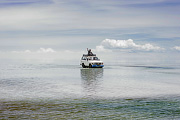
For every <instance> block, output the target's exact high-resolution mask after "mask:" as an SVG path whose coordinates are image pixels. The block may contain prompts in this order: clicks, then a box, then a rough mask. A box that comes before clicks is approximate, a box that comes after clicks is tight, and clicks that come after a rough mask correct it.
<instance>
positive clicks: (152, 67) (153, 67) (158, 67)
mask: <svg viewBox="0 0 180 120" xmlns="http://www.w3.org/2000/svg"><path fill="white" fill-rule="evenodd" d="M126 67H137V68H138V67H139V68H147V69H177V68H175V67H163V66H143V65H132V66H126Z"/></svg>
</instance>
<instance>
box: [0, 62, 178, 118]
mask: <svg viewBox="0 0 180 120" xmlns="http://www.w3.org/2000/svg"><path fill="white" fill-rule="evenodd" d="M104 65H105V67H104V68H82V67H81V66H80V65H79V63H77V64H72V65H71V64H61V63H60V62H49V63H46V62H32V61H28V62H27V61H26V62H25V61H18V62H17V61H16V62H14V61H6V60H4V61H3V62H2V61H1V63H0V119H2V120H9V119H12V120H18V119H31V120H36V119H38V120H42V119H43V120H44V119H48V120H50V119H52V120H55V119H58V120H59V119H65V120H66V119H68V120H73V119H77V120H94V119H95V120H111V119H112V120H144V119H145V120H179V119H180V64H179V63H173V62H171V63H169V64H147V63H124V62H122V63H121V62H114V63H104Z"/></svg>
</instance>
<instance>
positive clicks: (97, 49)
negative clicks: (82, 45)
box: [93, 45, 111, 52]
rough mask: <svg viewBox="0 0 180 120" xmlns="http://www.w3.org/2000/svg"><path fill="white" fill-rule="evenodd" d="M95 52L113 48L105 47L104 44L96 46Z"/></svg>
mask: <svg viewBox="0 0 180 120" xmlns="http://www.w3.org/2000/svg"><path fill="white" fill-rule="evenodd" d="M93 51H95V52H111V50H108V49H105V48H104V46H103V45H99V46H96V49H93Z"/></svg>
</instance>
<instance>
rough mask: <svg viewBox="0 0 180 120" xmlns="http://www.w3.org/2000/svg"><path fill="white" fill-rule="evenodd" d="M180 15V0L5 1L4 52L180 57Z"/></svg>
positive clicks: (0, 27) (0, 2) (0, 8)
mask: <svg viewBox="0 0 180 120" xmlns="http://www.w3.org/2000/svg"><path fill="white" fill-rule="evenodd" d="M179 11H180V1H179V0H151V1H145V0H111V1H109V0H100V1H97V0H76V1H74V0H0V16H1V17H0V43H1V44H0V51H1V52H7V51H9V52H10V51H26V50H29V51H38V50H40V48H45V49H48V48H51V49H53V50H54V51H77V52H79V51H82V50H85V49H86V48H87V47H88V48H92V49H93V50H94V51H100V52H107V51H111V52H112V51H114V52H115V51H118V52H121V51H123V52H127V53H128V52H147V51H148V52H154V53H155V52H169V51H171V52H178V51H180V34H179V33H180V22H179V21H180V12H179ZM106 39H109V40H110V42H108V43H106V44H104V42H103V41H104V40H106ZM129 39H132V40H133V42H131V43H129V42H128V40H129ZM114 40H116V41H115V44H119V45H114V43H113V44H112V42H113V41H114ZM123 40H124V41H123ZM122 44H123V45H124V46H122ZM132 44H133V45H132ZM148 44H149V47H151V49H150V48H148ZM158 47H159V48H160V49H157V48H158ZM98 48H103V49H98Z"/></svg>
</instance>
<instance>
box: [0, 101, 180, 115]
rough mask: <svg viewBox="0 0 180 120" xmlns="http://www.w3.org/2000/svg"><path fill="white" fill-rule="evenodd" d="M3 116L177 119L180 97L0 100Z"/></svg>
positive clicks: (179, 110)
mask: <svg viewBox="0 0 180 120" xmlns="http://www.w3.org/2000/svg"><path fill="white" fill-rule="evenodd" d="M0 118H2V119H12V118H13V119H179V118H180V100H179V99H99V100H98V99H64V100H42V101H41V100H39V101H32V100H29V101H2V100H1V101H0Z"/></svg>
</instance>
